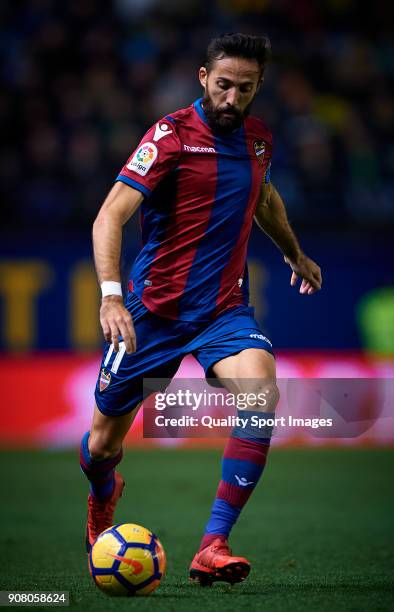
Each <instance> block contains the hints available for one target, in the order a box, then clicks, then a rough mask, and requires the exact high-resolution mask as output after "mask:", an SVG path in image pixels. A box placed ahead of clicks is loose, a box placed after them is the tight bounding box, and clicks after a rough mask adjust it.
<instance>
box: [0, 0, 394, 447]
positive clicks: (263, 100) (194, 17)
mask: <svg viewBox="0 0 394 612" xmlns="http://www.w3.org/2000/svg"><path fill="white" fill-rule="evenodd" d="M389 6H390V3H389V2H385V1H383V0H377V1H376V2H374V3H372V5H371V4H368V5H365V4H363V3H359V2H355V1H352V0H324V1H322V2H308V1H306V0H302V1H300V2H297V3H294V2H291V1H290V0H280V1H275V2H273V1H268V0H260V1H259V0H257V1H256V0H229V1H226V2H225V1H220V0H216V1H213V2H206V3H201V2H197V1H196V0H184V1H183V2H182V3H179V2H173V1H167V2H165V3H164V2H159V1H157V0H116V1H114V2H97V1H93V0H71V1H70V2H65V3H59V2H56V1H54V0H28V1H22V2H18V3H15V2H2V3H1V7H0V16H1V21H2V33H1V47H2V62H1V78H2V88H1V93H0V121H1V132H2V150H1V155H0V176H1V192H0V197H1V206H2V229H1V256H0V271H1V274H0V317H1V318H0V347H1V349H2V356H1V372H2V376H3V380H4V381H7V382H6V383H5V385H4V387H5V392H6V402H5V406H13V410H12V411H10V413H9V414H8V415H7V414H6V415H5V416H3V419H2V422H1V425H0V442H1V444H6V445H8V446H9V445H11V446H12V445H14V444H16V445H20V444H21V445H24V444H33V445H35V444H48V445H52V444H54V445H73V444H75V443H76V442H77V441H78V439H79V435H80V433H81V431H84V430H85V429H86V428H87V426H88V424H89V418H90V409H91V408H90V407H91V403H92V400H91V393H92V388H93V384H94V381H95V378H96V373H97V366H98V356H99V353H100V348H101V342H102V341H101V334H100V329H99V323H98V305H99V295H98V288H97V282H96V278H95V273H94V270H93V266H92V257H91V239H90V232H91V225H92V222H93V220H94V217H95V215H96V213H97V211H98V208H99V206H100V204H101V202H102V200H103V198H104V196H105V194H106V193H107V191H108V190H109V189H110V187H111V184H112V181H113V179H114V177H115V176H116V175H117V172H118V170H119V168H120V167H121V166H122V165H123V163H124V160H125V159H126V158H127V157H128V155H129V154H130V152H131V151H132V150H133V149H134V147H135V146H136V144H137V143H138V141H139V139H140V137H141V136H142V135H143V133H144V132H145V130H146V128H147V127H148V126H149V125H151V124H152V123H153V122H155V121H156V120H157V118H159V117H161V116H163V115H165V114H166V113H167V112H170V111H173V110H174V109H177V108H180V107H182V106H186V105H188V104H190V103H191V102H192V101H193V100H194V99H195V98H196V97H198V96H199V95H200V88H199V84H198V81H197V69H198V67H199V65H200V64H201V63H202V61H203V58H204V50H205V47H206V44H207V42H208V41H209V40H210V38H211V37H212V36H214V35H216V34H217V33H218V32H224V31H238V30H239V31H245V32H252V33H258V32H265V33H267V34H268V35H269V36H270V38H271V40H272V45H273V62H272V63H271V65H270V66H269V68H268V70H267V74H266V79H265V83H264V86H263V90H262V92H261V94H260V95H259V97H258V99H257V100H256V103H255V107H254V113H255V114H259V115H261V116H262V117H264V119H265V120H266V122H267V123H268V125H269V126H270V128H271V129H272V131H273V134H274V160H273V172H272V176H273V182H274V183H275V184H276V185H277V186H278V188H279V190H280V192H281V193H283V195H284V198H285V201H286V204H287V208H288V213H289V216H290V219H291V222H292V224H293V226H294V227H295V229H296V231H297V233H298V235H299V237H300V240H301V243H302V245H303V247H304V249H305V251H306V252H307V253H308V254H310V256H312V257H313V258H314V259H316V260H317V261H318V262H319V263H320V265H321V267H322V269H323V272H324V289H323V291H322V292H321V293H320V294H319V295H316V296H314V297H313V298H312V299H305V298H303V297H302V296H300V295H299V294H298V293H297V292H296V291H295V290H292V289H291V288H290V287H289V272H288V268H287V266H285V265H283V262H282V260H281V257H280V254H279V252H278V251H277V250H276V248H275V247H274V246H273V245H272V244H271V243H270V241H269V240H268V239H267V240H265V239H262V237H261V234H260V233H259V232H258V230H256V231H255V233H254V235H253V236H252V241H251V246H250V268H251V277H252V295H253V302H254V304H255V306H256V313H257V318H258V319H259V320H260V322H261V323H262V325H263V328H264V330H265V332H266V334H267V335H268V336H269V337H271V338H272V340H273V343H274V346H275V348H276V351H277V356H278V369H279V375H280V376H285V377H287V376H291V377H293V376H294V377H305V376H309V377H335V376H337V377H366V378H368V377H390V376H391V377H393V363H394V362H393V354H394V321H393V318H394V287H393V284H392V280H393V260H394V259H393V249H392V232H393V228H394V206H393V196H394V182H393V167H394V148H393V140H392V135H393V108H394V106H393V99H392V94H391V92H390V85H391V83H392V78H393V69H394V59H393V58H394V55H393V42H392V37H391V34H392V22H391V23H390V19H389ZM139 243H140V237H139V229H138V219H137V218H135V219H133V220H132V221H131V222H130V224H129V226H128V227H127V230H126V232H125V239H124V249H123V250H124V254H123V260H122V261H123V269H124V276H125V277H126V276H127V273H128V268H129V266H130V262H131V260H132V259H133V257H134V255H135V254H136V252H137V250H138V248H139ZM185 367H186V372H187V376H190V375H194V376H198V375H199V373H200V371H199V369H198V367H197V365H196V364H195V363H193V362H190V361H189V362H187V363H186V366H185ZM27 398H28V400H27ZM22 425H23V426H22ZM140 425H141V423H140V422H138V423H137V424H136V428H135V432H134V437H135V439H140V437H141V435H140V433H138V432H139V429H140ZM383 437H384V440H380V441H384V442H385V443H387V441H388V439H390V440H391V441H393V440H394V431H391V432H390V436H388V434H387V431H386V434H385V436H383ZM372 438H373V436H372ZM376 441H377V442H379V436H377V437H376ZM353 442H354V441H353Z"/></svg>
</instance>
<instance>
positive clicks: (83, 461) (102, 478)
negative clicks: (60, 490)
mask: <svg viewBox="0 0 394 612" xmlns="http://www.w3.org/2000/svg"><path fill="white" fill-rule="evenodd" d="M89 435H90V432H89V431H87V432H86V433H85V435H84V436H83V438H82V441H81V447H80V452H79V460H80V466H81V470H82V471H83V472H84V474H85V475H86V477H87V479H88V480H89V482H90V492H91V494H92V495H94V497H96V498H97V499H100V500H105V499H107V498H110V497H111V495H112V493H113V490H114V486H115V467H116V466H117V465H118V463H120V461H121V460H122V455H123V451H122V449H121V450H120V451H119V452H118V453H117V454H116V455H115V456H114V457H110V458H109V459H92V457H91V456H90V453H89V447H88V440H89Z"/></svg>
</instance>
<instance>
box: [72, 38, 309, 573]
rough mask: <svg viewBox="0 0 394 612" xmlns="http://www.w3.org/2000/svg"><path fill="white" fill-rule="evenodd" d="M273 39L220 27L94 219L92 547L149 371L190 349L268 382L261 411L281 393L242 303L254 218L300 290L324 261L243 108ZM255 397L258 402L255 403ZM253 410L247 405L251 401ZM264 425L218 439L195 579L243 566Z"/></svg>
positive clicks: (236, 386) (257, 387) (230, 377)
mask: <svg viewBox="0 0 394 612" xmlns="http://www.w3.org/2000/svg"><path fill="white" fill-rule="evenodd" d="M269 53H270V43H269V40H268V39H267V38H266V37H263V36H261V37H260V36H249V35H244V34H225V35H222V36H220V37H218V38H216V39H214V40H213V41H211V43H210V44H209V46H208V49H207V58H206V63H205V66H203V67H201V68H200V70H199V80H200V83H201V85H202V88H203V97H202V98H201V99H199V100H196V101H195V102H194V103H193V104H191V105H190V106H189V107H187V108H184V109H181V110H178V111H176V112H174V113H171V114H169V115H167V116H166V117H164V118H163V119H160V120H159V121H158V122H157V123H156V124H155V125H153V126H152V128H151V129H149V130H148V132H147V133H146V135H145V136H144V138H143V139H142V141H141V142H140V144H139V145H138V147H137V149H136V150H135V151H134V152H133V153H132V155H131V156H130V157H129V159H128V161H127V162H126V164H125V166H124V167H123V168H122V170H121V172H120V174H119V176H118V177H117V180H116V183H115V185H114V186H113V188H112V190H111V191H110V193H109V195H108V196H107V198H106V200H105V202H104V204H103V206H102V208H101V210H100V212H99V214H98V216H97V219H96V221H95V223H94V228H93V242H94V254H95V263H96V269H97V274H98V278H99V282H100V284H101V289H102V304H101V309H100V321H101V326H102V329H103V333H104V337H105V340H106V342H107V345H106V348H105V351H104V356H103V361H102V364H101V368H100V374H99V377H98V381H97V386H96V390H95V399H96V406H95V408H94V415H93V422H92V426H91V429H90V432H87V433H86V434H85V436H84V437H83V440H82V444H81V453H80V456H81V467H82V470H83V471H84V473H85V474H86V476H87V478H88V479H89V481H90V494H89V497H88V521H87V548H88V550H89V548H90V546H91V545H92V544H93V542H94V541H95V539H96V537H97V536H98V535H99V533H100V532H101V531H103V530H104V529H106V528H107V527H109V526H110V525H112V524H113V522H114V520H113V515H114V510H115V506H116V503H117V501H118V499H119V497H120V496H121V495H122V491H123V487H124V481H123V478H122V476H121V475H120V474H119V473H118V472H116V471H115V467H116V466H117V465H118V463H119V462H120V461H121V458H122V442H123V439H124V437H125V435H126V434H127V432H128V430H129V428H130V426H131V423H132V421H133V419H134V417H135V415H136V412H137V410H138V406H139V404H140V402H141V400H142V397H143V395H142V379H143V377H149V378H167V379H168V378H172V376H173V375H174V374H175V372H176V370H177V369H178V367H179V365H180V362H181V360H182V358H183V357H184V356H185V355H186V354H188V353H191V354H193V355H194V356H195V357H196V359H197V360H198V361H199V362H200V364H201V365H202V366H203V368H204V370H205V373H206V376H207V377H216V378H217V379H219V381H221V382H222V384H223V385H224V386H226V387H227V389H228V390H229V391H231V392H233V393H245V392H247V393H251V392H255V393H258V392H259V391H263V392H264V393H265V395H266V398H267V401H266V405H265V407H264V408H262V409H261V410H260V409H259V408H257V407H253V406H250V407H249V406H248V408H247V410H246V413H247V414H253V413H254V412H256V411H257V412H260V413H261V411H262V410H264V414H268V415H271V416H272V413H273V412H274V410H275V406H276V404H277V401H278V390H277V387H276V384H275V360H274V357H273V354H272V345H271V342H270V340H268V338H266V336H265V335H264V334H263V333H262V332H261V330H260V328H259V325H258V323H257V322H256V321H255V319H254V317H253V309H252V308H250V307H249V306H248V279H247V266H246V253H247V246H248V240H249V235H250V231H251V227H252V223H253V219H255V220H256V222H257V224H258V225H259V226H260V228H261V229H262V230H263V231H264V232H265V233H266V234H268V236H269V237H270V238H271V239H272V240H273V241H274V242H275V243H276V244H277V246H278V247H279V249H280V250H281V251H282V253H283V256H284V259H285V262H286V263H287V264H288V265H289V266H290V268H291V270H292V273H291V281H290V282H291V285H295V284H296V283H297V280H298V279H301V285H300V293H302V294H306V295H311V294H313V293H314V292H315V291H317V290H319V289H320V287H321V273H320V268H319V267H318V266H317V265H316V264H315V263H314V262H313V261H312V260H311V259H309V258H308V257H307V256H306V255H305V254H304V253H303V252H302V250H301V248H300V245H299V243H298V241H297V239H296V237H295V235H294V232H293V231H292V229H291V227H290V225H289V223H288V220H287V216H286V211H285V207H284V204H283V201H282V199H281V197H280V195H279V193H278V192H277V190H276V189H275V187H274V186H273V185H272V183H271V182H270V166H271V151H272V137H271V133H270V131H269V130H268V128H267V127H266V125H265V124H264V123H263V121H262V120H261V119H260V118H257V117H252V116H250V115H249V112H250V108H251V105H252V103H253V100H254V98H255V96H256V94H257V92H258V91H259V89H260V87H261V85H262V83H263V79H264V68H265V65H266V62H267V59H268V56H269ZM140 205H142V211H141V220H142V239H143V248H142V250H141V251H140V253H139V255H138V256H137V258H136V260H135V262H134V266H133V268H132V272H131V277H130V281H129V284H128V294H127V296H126V299H125V301H123V296H122V290H121V283H120V270H119V258H120V250H121V240H122V227H123V225H124V224H125V223H126V222H127V221H128V219H129V218H130V217H131V215H132V214H133V213H134V212H135V211H136V210H137V209H138V207H139V206H140ZM249 408H250V410H249ZM243 413H244V414H245V411H243ZM269 444H270V435H269V434H267V433H266V434H265V436H264V437H261V435H259V432H258V431H254V430H253V428H249V429H248V430H245V431H240V430H239V429H237V428H235V429H234V431H233V432H232V435H231V436H230V438H229V440H228V442H227V445H226V447H225V450H224V455H223V461H222V478H221V481H220V483H219V486H218V490H217V494H216V498H215V500H214V503H213V507H212V511H211V516H210V518H209V521H208V523H207V526H206V529H205V534H204V536H203V538H202V541H201V545H200V548H199V550H198V552H197V553H196V555H195V557H194V559H193V561H192V563H191V566H190V577H191V578H192V579H193V580H196V581H199V582H200V583H201V584H206V583H208V584H209V583H211V582H213V581H215V580H224V581H227V582H231V583H234V582H239V581H241V580H243V579H244V578H245V577H246V576H247V575H248V572H249V569H250V564H249V562H248V561H247V559H245V558H244V557H234V556H233V555H232V552H231V550H230V549H229V546H228V536H229V533H230V530H231V528H232V527H233V525H234V523H235V522H236V520H237V518H238V516H239V514H240V512H241V510H242V508H243V507H244V505H245V503H246V502H247V500H248V498H249V496H250V495H251V493H252V491H253V489H254V488H255V486H256V484H257V482H258V480H259V478H260V476H261V474H262V472H263V469H264V465H265V462H266V458H267V453H268V450H269Z"/></svg>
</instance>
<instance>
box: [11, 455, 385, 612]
mask: <svg viewBox="0 0 394 612" xmlns="http://www.w3.org/2000/svg"><path fill="white" fill-rule="evenodd" d="M220 456H221V452H220V451H216V450H203V451H197V450H192V451H190V450H173V449H163V450H143V451H135V450H134V451H128V452H126V453H125V459H124V461H123V464H122V469H121V471H122V473H123V475H124V477H125V479H126V481H127V486H126V489H125V494H124V496H123V498H122V500H121V501H120V504H119V507H118V512H117V517H116V519H117V522H134V523H139V524H142V525H144V526H146V527H148V528H150V529H151V530H152V531H154V532H156V533H157V535H158V537H159V538H160V539H161V541H162V543H163V545H164V547H165V550H166V553H167V560H168V571H167V575H166V577H165V579H164V580H163V583H162V585H161V586H160V587H159V589H158V590H157V591H156V592H155V593H154V594H153V595H151V596H149V597H146V598H141V597H139V598H132V599H127V598H126V599H118V598H109V597H107V596H105V595H104V594H102V593H101V592H100V591H99V590H98V589H97V588H96V587H95V585H94V583H93V581H92V579H91V578H90V576H89V574H88V570H87V561H86V555H85V554H84V550H83V529H84V520H85V512H86V509H85V504H86V492H87V486H86V482H85V480H84V477H83V475H82V474H81V473H80V471H79V468H78V464H77V453H76V452H41V451H40V452H38V451H37V452H33V451H32V452H14V451H12V452H5V451H4V452H1V453H0V461H1V474H2V479H1V480H2V496H1V497H2V501H1V505H0V535H1V537H0V550H1V555H0V589H2V590H68V591H70V596H71V607H72V608H75V609H80V610H84V611H85V612H90V611H95V612H100V611H111V610H117V611H118V612H121V611H122V610H138V611H149V612H151V611H156V610H158V611H162V610H163V611H164V610H165V611H174V612H179V611H183V610H185V611H186V610H187V612H193V611H198V612H201V610H204V611H205V610H214V611H215V612H221V611H229V612H230V611H233V610H236V609H237V608H242V609H245V608H247V609H248V610H251V611H254V610H267V611H269V612H273V611H276V610H278V611H287V610H289V611H292V612H297V611H305V610H306V611H309V610H310V611H312V610H313V611H314V612H316V610H319V612H321V611H322V610H330V611H332V610H343V611H346V612H349V611H352V610H354V611H355V612H359V611H363V610H373V611H374V612H377V611H380V610H393V609H394V590H393V585H394V582H393V569H394V535H393V531H394V529H393V522H394V511H393V510H394V487H393V473H394V452H393V451H392V450H384V449H380V450H372V449H371V450H367V449H365V450H360V449H350V448H343V449H294V450H284V449H278V450H276V449H274V450H273V451H272V452H271V456H270V458H269V462H268V466H267V469H266V472H265V474H264V476H263V478H262V481H261V482H260V485H259V486H258V488H257V489H256V491H255V492H254V494H253V496H252V497H251V499H250V501H249V503H248V505H247V507H246V508H245V510H244V512H243V514H242V515H241V517H240V520H239V523H238V524H237V526H236V527H235V529H234V531H233V535H232V538H231V544H232V546H233V550H234V553H235V554H240V555H245V556H246V557H248V558H249V560H250V561H251V563H252V571H251V574H250V576H249V578H248V579H247V580H246V581H245V582H244V583H243V584H239V585H235V586H233V587H230V586H229V585H225V584H215V585H213V587H212V588H210V589H209V588H205V589H204V588H201V587H199V586H197V585H194V584H189V582H188V565H189V563H190V560H191V558H192V556H193V554H194V552H195V550H196V547H197V545H198V542H199V538H200V536H201V532H202V529H203V526H204V524H205V522H206V519H207V517H208V513H209V509H210V506H211V503H212V500H213V496H214V492H215V489H216V485H217V482H218V479H219V476H220ZM42 609H43V608H42ZM45 609H48V608H45Z"/></svg>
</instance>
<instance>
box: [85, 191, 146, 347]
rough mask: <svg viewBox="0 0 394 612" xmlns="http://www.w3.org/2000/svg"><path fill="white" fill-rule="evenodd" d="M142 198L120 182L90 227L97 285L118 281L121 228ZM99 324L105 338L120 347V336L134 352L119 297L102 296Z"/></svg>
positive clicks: (129, 323) (131, 333)
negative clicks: (91, 229)
mask: <svg viewBox="0 0 394 612" xmlns="http://www.w3.org/2000/svg"><path fill="white" fill-rule="evenodd" d="M142 199H143V195H142V193H140V192H139V191H138V190H137V189H133V188H132V187H129V186H128V185H125V184H124V183H122V182H117V183H115V185H114V186H113V187H112V189H111V191H110V192H109V194H108V196H107V198H106V199H105V201H104V204H103V205H102V207H101V209H100V212H99V213H98V215H97V218H96V220H95V222H94V224H93V250H94V261H95V265H96V271H97V276H98V279H99V283H100V284H101V283H102V282H104V281H115V282H120V251H121V245H122V230H123V225H124V224H125V223H126V222H127V221H128V220H129V219H130V217H131V216H132V214H133V213H134V212H135V211H136V210H137V208H138V207H139V205H140V204H141V202H142ZM100 323H101V327H102V329H103V333H104V338H105V339H106V341H107V342H113V343H114V349H115V351H117V350H118V348H119V336H120V335H121V336H122V338H123V341H124V343H125V347H126V352H127V353H133V352H134V351H135V350H136V336H135V331H134V327H133V322H132V319H131V316H130V313H129V312H128V311H127V310H126V308H125V307H124V304H123V298H122V297H121V296H120V295H108V296H106V297H103V299H102V302H101V308H100Z"/></svg>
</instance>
